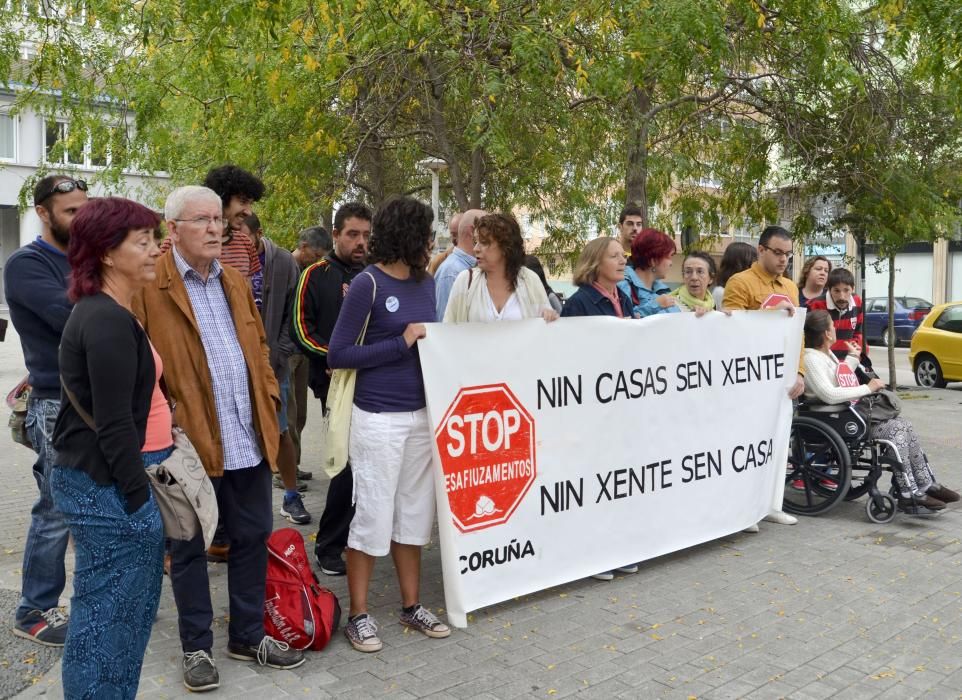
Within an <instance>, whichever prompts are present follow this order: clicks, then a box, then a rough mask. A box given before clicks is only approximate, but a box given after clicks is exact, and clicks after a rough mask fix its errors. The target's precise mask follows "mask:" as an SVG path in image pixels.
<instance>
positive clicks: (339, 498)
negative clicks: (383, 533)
mask: <svg viewBox="0 0 962 700" xmlns="http://www.w3.org/2000/svg"><path fill="white" fill-rule="evenodd" d="M353 495H354V475H353V474H352V473H351V463H350V462H348V463H347V466H346V467H344V469H343V470H341V473H340V474H338V475H337V476H335V477H334V478H333V479H331V484H330V486H328V487H327V502H326V503H325V504H324V513H323V514H322V515H321V519H320V522H318V524H317V543H316V544H315V545H314V554H315V555H317V558H318V559H323V558H325V557H329V556H336V557H339V556H341V552H343V551H344V548H345V547H347V535H348V533H349V532H350V530H351V521H352V520H353V519H354V504H353V503H352V497H353Z"/></svg>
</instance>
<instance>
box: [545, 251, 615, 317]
mask: <svg viewBox="0 0 962 700" xmlns="http://www.w3.org/2000/svg"><path fill="white" fill-rule="evenodd" d="M624 278H625V253H624V250H623V249H622V247H621V243H619V242H618V241H617V240H616V239H614V238H608V237H607V236H600V237H598V238H596V239H594V240H593V241H591V242H590V243H588V245H586V246H585V247H584V250H582V251H581V256H580V257H579V258H578V262H577V264H576V265H575V273H574V280H573V281H574V283H575V284H576V285H577V286H578V291H576V292H575V293H574V294H572V295H571V298H570V299H568V301H567V302H566V303H565V306H564V308H563V309H562V310H561V315H562V316H565V317H568V316H616V317H618V318H631V299H629V298H628V295H627V294H625V293H624V292H623V291H622V290H621V289H619V287H618V283H619V282H621V281H622V280H623V279H624Z"/></svg>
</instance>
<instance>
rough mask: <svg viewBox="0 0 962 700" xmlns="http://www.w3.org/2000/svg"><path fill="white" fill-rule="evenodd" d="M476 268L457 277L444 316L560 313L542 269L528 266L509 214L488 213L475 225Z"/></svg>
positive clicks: (514, 317) (516, 317)
mask: <svg viewBox="0 0 962 700" xmlns="http://www.w3.org/2000/svg"><path fill="white" fill-rule="evenodd" d="M474 257H475V259H476V260H477V261H478V266H477V268H471V269H468V270H464V271H463V272H461V273H460V274H459V275H458V277H457V279H456V280H455V281H454V286H453V287H452V288H451V295H450V297H449V298H448V305H447V307H446V308H445V311H444V321H445V322H454V323H463V322H465V321H520V320H522V319H525V318H537V317H539V316H540V317H542V318H544V319H545V320H546V321H553V320H555V319H556V318H558V313H557V312H556V311H555V310H554V309H552V308H551V306H550V305H549V303H548V296H547V294H545V290H544V285H543V284H542V283H541V279H540V278H539V277H538V275H537V274H536V273H535V272H533V271H532V270H529V269H528V268H526V267H525V266H524V261H525V255H524V238H522V236H521V227H520V226H518V222H517V220H516V219H515V218H514V217H513V216H511V215H510V214H486V215H485V216H482V217H481V218H480V219H478V221H477V223H475V225H474Z"/></svg>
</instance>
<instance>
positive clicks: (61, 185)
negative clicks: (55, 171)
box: [34, 179, 87, 205]
mask: <svg viewBox="0 0 962 700" xmlns="http://www.w3.org/2000/svg"><path fill="white" fill-rule="evenodd" d="M74 190H80V191H81V192H86V191H87V183H86V182H84V181H83V180H74V179H69V180H61V181H60V182H58V183H57V184H56V185H54V186H53V187H51V188H50V189H49V190H48V191H47V192H46V193H45V194H44V195H43V196H42V197H40V198H39V199H38V200H37V201H35V202H34V204H35V205H36V204H40V203H41V202H44V201H46V200H48V199H50V198H51V197H53V196H54V195H55V194H67V193H68V192H73V191H74Z"/></svg>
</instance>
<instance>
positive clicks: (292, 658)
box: [227, 636, 304, 669]
mask: <svg viewBox="0 0 962 700" xmlns="http://www.w3.org/2000/svg"><path fill="white" fill-rule="evenodd" d="M227 655H228V656H229V657H231V658H232V659H237V660H238V661H256V662H257V663H259V664H260V665H261V666H270V667H271V668H280V669H288V668H297V667H298V666H300V665H301V664H302V663H304V653H303V652H302V651H300V650H298V649H291V646H290V644H287V643H285V642H279V641H277V640H276V639H274V638H273V637H267V636H265V637H264V638H263V639H262V640H261V643H260V644H258V645H257V646H256V647H255V646H247V645H246V644H235V643H234V642H228V644H227Z"/></svg>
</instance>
